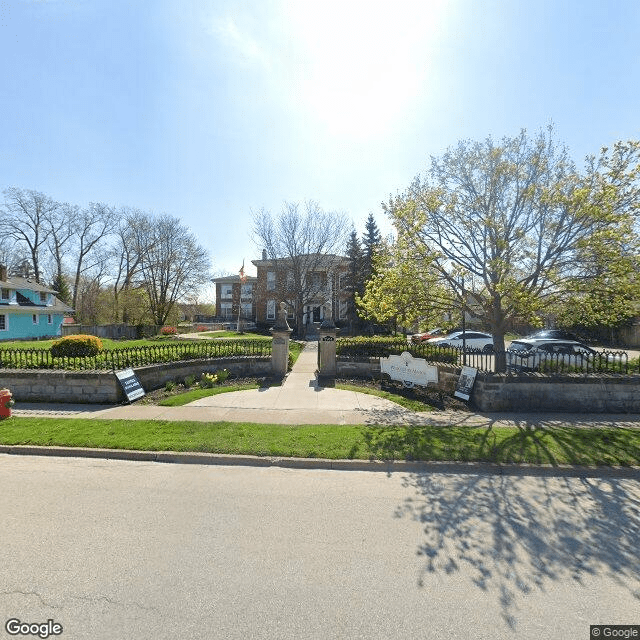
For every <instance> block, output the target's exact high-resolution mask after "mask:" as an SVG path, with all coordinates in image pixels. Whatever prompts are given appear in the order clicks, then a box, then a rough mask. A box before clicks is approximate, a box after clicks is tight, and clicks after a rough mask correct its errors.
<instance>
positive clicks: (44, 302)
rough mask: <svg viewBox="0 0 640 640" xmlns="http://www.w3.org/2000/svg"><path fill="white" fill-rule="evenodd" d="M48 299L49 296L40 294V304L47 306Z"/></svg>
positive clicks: (42, 292)
mask: <svg viewBox="0 0 640 640" xmlns="http://www.w3.org/2000/svg"><path fill="white" fill-rule="evenodd" d="M48 299H49V294H48V293H45V292H44V291H41V292H40V304H47V300H48Z"/></svg>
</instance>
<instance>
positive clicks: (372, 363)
mask: <svg viewBox="0 0 640 640" xmlns="http://www.w3.org/2000/svg"><path fill="white" fill-rule="evenodd" d="M437 366H438V384H437V385H436V387H437V388H438V389H440V390H442V391H444V392H446V393H449V394H450V395H453V392H454V391H455V388H456V383H457V381H458V377H459V376H460V368H458V367H455V366H453V365H437ZM338 377H339V378H350V377H358V378H371V377H374V378H380V361H379V360H378V359H377V358H371V359H370V360H369V362H338ZM470 403H471V406H472V407H473V408H475V409H477V410H478V411H486V412H494V411H507V412H525V411H527V412H541V411H553V412H555V411H558V412H572V413H640V375H628V376H623V375H595V374H589V375H584V374H566V375H563V376H548V375H544V374H541V373H529V374H526V373H525V374H520V375H517V376H516V375H506V374H490V373H482V372H479V373H478V375H477V377H476V382H475V384H474V387H473V392H472V394H471V400H470Z"/></svg>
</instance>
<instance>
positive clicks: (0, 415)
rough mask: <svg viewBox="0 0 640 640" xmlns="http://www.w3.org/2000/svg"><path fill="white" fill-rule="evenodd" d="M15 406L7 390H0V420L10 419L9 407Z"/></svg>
mask: <svg viewBox="0 0 640 640" xmlns="http://www.w3.org/2000/svg"><path fill="white" fill-rule="evenodd" d="M14 404H15V401H14V400H13V396H12V394H11V391H9V389H0V420H3V419H4V418H10V417H11V407H13V405H14Z"/></svg>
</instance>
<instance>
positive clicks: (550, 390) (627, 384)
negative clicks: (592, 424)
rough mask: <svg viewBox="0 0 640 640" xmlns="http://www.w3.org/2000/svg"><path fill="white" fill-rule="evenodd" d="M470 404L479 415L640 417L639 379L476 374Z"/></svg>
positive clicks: (534, 374) (619, 376)
mask: <svg viewBox="0 0 640 640" xmlns="http://www.w3.org/2000/svg"><path fill="white" fill-rule="evenodd" d="M471 401H472V402H473V405H474V406H475V407H476V408H477V409H479V410H480V411H531V412H539V411H563V412H573V413H640V375H628V376H622V375H617V376H616V375H602V374H599V375H596V374H590V375H583V374H566V375H563V376H545V375H544V374H540V373H529V374H522V375H518V376H513V375H506V374H484V373H478V376H477V378H476V382H475V385H474V387H473V393H472V394H471Z"/></svg>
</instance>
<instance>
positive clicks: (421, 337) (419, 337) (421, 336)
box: [411, 327, 445, 344]
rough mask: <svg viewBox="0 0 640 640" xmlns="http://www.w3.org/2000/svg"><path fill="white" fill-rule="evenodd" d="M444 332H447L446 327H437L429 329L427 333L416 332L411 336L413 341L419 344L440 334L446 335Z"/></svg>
mask: <svg viewBox="0 0 640 640" xmlns="http://www.w3.org/2000/svg"><path fill="white" fill-rule="evenodd" d="M444 334H445V331H444V329H441V328H440V327H437V328H436V329H431V330H430V331H427V332H425V333H414V334H413V335H412V336H411V342H415V343H417V344H419V343H421V342H424V341H425V340H431V338H438V337H440V336H444Z"/></svg>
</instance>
